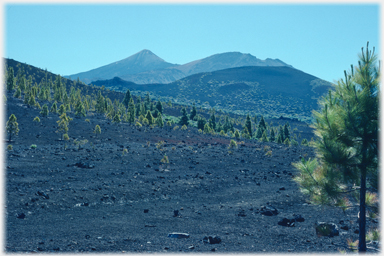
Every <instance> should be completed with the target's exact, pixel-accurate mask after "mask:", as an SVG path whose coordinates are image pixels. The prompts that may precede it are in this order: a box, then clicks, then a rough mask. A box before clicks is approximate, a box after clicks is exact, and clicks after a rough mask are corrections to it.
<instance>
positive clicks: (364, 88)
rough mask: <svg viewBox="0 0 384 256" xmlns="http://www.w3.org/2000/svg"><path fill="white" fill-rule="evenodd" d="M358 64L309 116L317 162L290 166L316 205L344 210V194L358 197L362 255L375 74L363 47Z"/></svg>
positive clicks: (374, 141)
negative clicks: (311, 115) (337, 207)
mask: <svg viewBox="0 0 384 256" xmlns="http://www.w3.org/2000/svg"><path fill="white" fill-rule="evenodd" d="M359 59H360V60H359V62H358V66H357V67H356V68H353V67H351V72H350V73H347V72H346V71H345V72H344V75H345V79H340V80H339V81H338V82H337V84H336V86H335V90H334V91H329V94H328V96H326V97H324V98H323V99H322V101H321V102H320V103H321V106H322V109H321V111H320V112H314V116H315V120H316V122H315V123H314V128H315V134H316V136H317V137H318V140H317V141H316V143H314V144H315V147H316V149H317V155H318V158H317V159H309V160H307V161H306V160H305V159H302V161H301V162H298V163H295V164H294V165H295V167H296V168H297V169H298V170H299V171H300V173H301V175H300V176H297V178H296V181H297V182H298V183H299V185H300V186H301V188H302V191H304V192H306V193H308V194H310V195H311V199H312V201H314V202H316V203H319V204H327V205H335V206H340V207H342V208H343V209H345V208H347V207H348V206H349V203H348V201H347V199H346V195H347V193H352V194H353V193H356V194H357V195H356V196H357V198H359V200H357V201H358V203H359V209H360V212H359V216H360V220H359V246H358V249H359V252H365V251H366V248H367V247H366V214H367V212H366V211H367V208H368V205H367V204H371V203H372V201H371V200H370V198H374V195H372V192H367V189H369V191H373V192H375V191H376V192H377V189H378V178H377V175H378V132H379V129H378V113H379V111H378V110H379V94H380V93H379V90H380V74H379V72H380V70H379V69H378V67H377V65H376V59H377V56H376V55H375V54H374V50H373V52H372V51H369V50H368V44H367V49H366V52H364V49H362V54H361V55H360V56H359ZM367 181H368V184H367ZM350 199H351V198H350ZM367 200H368V201H367ZM368 210H373V211H375V208H374V207H369V208H368Z"/></svg>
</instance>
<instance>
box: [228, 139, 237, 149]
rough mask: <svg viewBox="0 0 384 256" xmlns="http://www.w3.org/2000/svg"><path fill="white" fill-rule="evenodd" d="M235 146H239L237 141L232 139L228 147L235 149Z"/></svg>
mask: <svg viewBox="0 0 384 256" xmlns="http://www.w3.org/2000/svg"><path fill="white" fill-rule="evenodd" d="M233 148H237V143H236V141H234V140H231V141H230V142H229V146H228V149H233Z"/></svg>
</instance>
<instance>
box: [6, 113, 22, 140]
mask: <svg viewBox="0 0 384 256" xmlns="http://www.w3.org/2000/svg"><path fill="white" fill-rule="evenodd" d="M5 130H6V131H7V133H8V134H9V141H12V135H17V134H18V133H19V124H18V123H17V118H16V116H15V115H14V114H12V115H11V116H10V117H9V119H8V121H7V123H6V126H5Z"/></svg>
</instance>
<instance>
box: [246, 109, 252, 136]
mask: <svg viewBox="0 0 384 256" xmlns="http://www.w3.org/2000/svg"><path fill="white" fill-rule="evenodd" d="M245 127H247V129H248V132H249V136H250V137H251V138H252V137H253V134H252V122H251V118H250V117H249V114H248V115H247V117H246V119H245Z"/></svg>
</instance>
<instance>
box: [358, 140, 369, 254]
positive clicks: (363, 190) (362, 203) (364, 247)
mask: <svg viewBox="0 0 384 256" xmlns="http://www.w3.org/2000/svg"><path fill="white" fill-rule="evenodd" d="M367 144H368V143H367V139H366V136H365V138H364V140H363V146H362V154H363V156H362V161H361V165H362V167H361V170H360V171H361V176H360V177H361V178H360V179H361V181H360V183H361V184H360V221H359V252H366V251H367V243H366V240H365V233H366V230H365V227H366V216H365V215H366V207H365V193H366V191H367V184H366V183H367V167H366V166H367V165H366V158H367V157H366V156H367V148H368V147H367Z"/></svg>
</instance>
